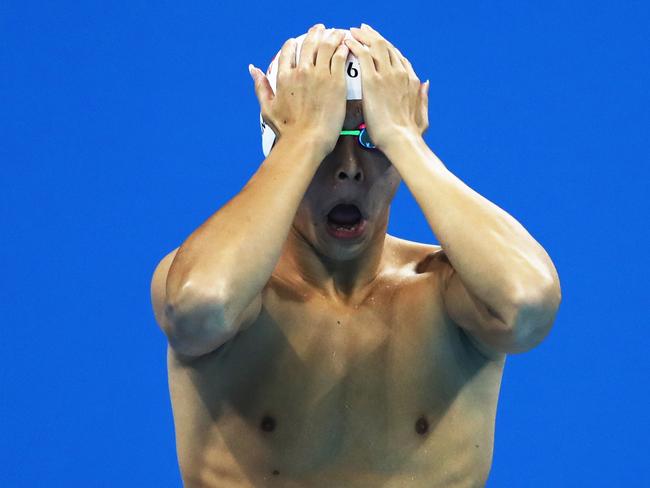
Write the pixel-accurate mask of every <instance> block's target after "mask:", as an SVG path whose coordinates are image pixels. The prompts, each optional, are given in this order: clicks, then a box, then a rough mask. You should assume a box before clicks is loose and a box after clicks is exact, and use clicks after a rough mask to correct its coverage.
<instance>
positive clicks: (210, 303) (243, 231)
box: [151, 137, 327, 356]
mask: <svg viewBox="0 0 650 488" xmlns="http://www.w3.org/2000/svg"><path fill="white" fill-rule="evenodd" d="M326 154H327V153H324V150H323V149H321V148H320V145H318V144H316V143H314V142H312V141H310V140H309V139H308V138H303V139H300V140H297V139H296V140H291V139H289V138H287V137H283V138H281V139H280V140H278V142H277V143H276V144H275V146H274V148H273V151H271V153H270V154H269V156H268V158H267V159H265V160H264V163H263V164H262V165H261V166H260V168H259V169H258V170H257V172H256V173H255V174H254V175H253V177H252V178H251V179H250V180H249V181H248V183H247V184H246V185H245V186H244V188H243V189H242V190H241V191H240V192H239V194H237V195H236V196H235V197H234V198H233V199H231V200H230V201H229V202H228V203H226V205H224V206H223V207H222V208H221V209H219V210H218V211H217V212H216V213H214V214H213V215H212V216H211V217H210V218H208V220H207V221H205V222H204V223H203V224H202V225H201V226H200V227H198V228H197V229H196V230H195V231H194V232H193V233H192V234H190V236H189V237H188V238H187V239H186V240H185V242H183V244H182V245H181V246H180V248H177V249H176V250H175V251H173V252H172V253H170V254H168V255H167V256H166V257H165V258H164V259H163V260H162V261H161V262H160V263H159V265H158V266H157V268H156V271H155V272H154V277H153V279H152V284H151V290H152V291H151V293H152V303H153V304H154V313H155V315H156V318H157V320H158V324H159V325H160V326H161V328H162V330H163V331H164V332H165V334H166V335H167V338H168V340H169V344H170V346H171V347H172V348H173V349H175V350H176V351H178V352H180V353H181V354H184V355H188V356H199V355H203V354H207V353H208V352H210V351H213V350H214V349H216V348H217V347H219V346H220V345H221V344H223V343H224V342H226V341H227V340H229V339H230V338H232V337H233V336H234V335H235V334H236V333H237V332H238V331H239V330H240V328H242V327H245V326H246V325H248V324H249V323H250V322H251V321H252V320H254V319H255V317H257V315H258V314H259V312H260V310H261V304H262V300H261V291H262V289H263V287H264V285H265V284H266V283H267V281H268V280H269V278H270V276H271V273H272V272H273V270H274V269H275V266H276V264H277V262H278V259H279V258H280V253H281V251H282V247H283V246H284V242H285V240H286V238H287V235H288V233H289V229H290V228H291V224H292V222H293V219H294V217H295V214H296V211H297V209H298V205H299V204H300V201H301V199H302V197H303V195H304V193H305V191H306V190H307V187H308V186H309V183H310V182H311V180H312V178H313V176H314V173H315V172H316V170H317V168H318V166H319V164H320V163H321V161H322V160H323V158H324V157H325V156H326Z"/></svg>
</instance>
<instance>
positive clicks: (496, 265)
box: [383, 133, 561, 357]
mask: <svg viewBox="0 0 650 488" xmlns="http://www.w3.org/2000/svg"><path fill="white" fill-rule="evenodd" d="M383 151H384V153H385V154H386V156H387V157H388V158H389V159H390V160H391V162H392V163H393V164H394V165H395V167H396V168H397V170H398V171H399V173H400V175H401V176H402V178H403V179H404V182H405V184H406V185H407V186H408V187H409V189H410V190H411V192H412V193H413V196H414V197H415V199H416V201H417V202H418V204H419V205H420V207H421V208H422V211H423V212H424V215H425V217H426V219H427V222H428V223H429V225H430V226H431V229H432V230H433V232H434V234H435V235H436V236H437V237H438V239H439V241H440V245H441V246H442V248H443V250H444V252H445V254H446V255H447V257H448V258H449V261H450V263H451V265H452V270H451V272H450V273H449V275H448V277H447V282H446V286H445V289H444V294H443V298H444V303H445V306H446V308H447V312H448V314H449V316H450V317H451V318H452V319H453V320H454V321H455V322H456V323H457V324H458V325H459V326H460V327H462V328H463V329H464V330H465V331H467V332H468V333H469V334H468V335H469V336H470V339H471V340H472V341H473V342H474V343H475V344H476V346H477V347H478V348H479V349H480V350H482V351H483V352H484V353H486V354H488V355H490V356H493V357H494V356H498V355H499V353H501V354H503V353H517V352H524V351H527V350H529V349H531V348H533V347H535V346H536V345H537V344H539V343H540V342H541V341H542V340H543V339H544V337H546V335H547V334H548V332H549V331H550V329H551V326H552V324H553V322H554V319H555V315H556V313H557V310H558V307H559V304H560V300H561V291H560V281H559V277H558V274H557V271H556V269H555V267H554V266H553V262H552V261H551V259H550V257H549V256H548V254H547V253H546V251H545V250H544V249H543V248H542V246H541V245H540V244H539V243H538V242H537V241H536V240H535V239H533V237H532V236H531V235H530V234H529V233H528V232H527V231H526V229H524V227H523V226H522V225H521V224H520V223H519V222H518V221H517V220H515V219H514V218H513V217H512V216H511V215H509V214H508V213H507V212H505V211H504V210H502V209H501V208H499V207H498V206H497V205H495V204H494V203H492V202H490V201H489V200H487V199H486V198H485V197H483V196H481V195H480V194H478V193H477V192H475V191H474V190H472V189H471V188H470V187H469V186H467V185H466V184H465V183H463V182H462V181H461V180H460V179H459V178H457V177H456V176H455V175H453V174H452V173H451V172H450V171H449V170H448V169H447V168H446V167H445V166H444V164H443V163H442V162H441V161H440V160H439V159H438V158H437V157H436V155H435V154H434V153H433V152H432V151H431V150H430V149H429V147H428V146H427V144H426V142H425V141H424V139H423V138H422V137H421V136H417V135H414V134H412V133H402V134H398V135H397V136H396V137H395V138H393V142H391V143H389V144H387V145H386V147H385V148H384V150H383Z"/></svg>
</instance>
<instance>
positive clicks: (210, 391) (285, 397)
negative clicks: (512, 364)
mask: <svg viewBox="0 0 650 488" xmlns="http://www.w3.org/2000/svg"><path fill="white" fill-rule="evenodd" d="M386 242H387V245H390V246H392V247H391V249H392V250H393V251H395V252H390V253H385V254H386V255H387V256H391V257H390V258H386V259H391V261H386V263H385V264H384V265H383V266H382V270H383V272H382V274H380V276H379V277H378V279H377V280H376V282H375V283H374V284H373V285H372V287H371V288H370V289H369V290H368V291H367V294H366V295H365V296H364V297H363V298H362V299H360V300H359V303H357V304H353V305H341V304H340V303H331V302H328V301H327V300H326V299H325V297H323V296H322V295H319V294H316V293H313V292H312V291H309V289H307V288H306V287H303V286H301V285H299V284H296V283H295V282H291V281H288V280H287V279H286V278H283V277H281V276H279V275H276V274H275V273H274V275H272V277H271V279H270V280H269V282H268V283H267V285H266V287H265V289H264V291H263V297H262V302H263V306H262V311H261V313H260V316H259V317H258V319H257V320H256V322H255V323H253V324H252V325H251V326H249V327H248V328H246V329H245V330H242V331H240V332H239V333H238V334H237V335H236V336H235V337H234V338H233V339H231V340H230V341H228V342H227V343H225V344H224V345H223V346H222V347H220V348H219V349H217V350H216V351H213V352H212V353H210V354H208V355H206V356H202V357H200V358H198V359H194V360H192V361H186V360H184V359H181V358H180V357H178V356H177V354H176V353H174V352H173V351H172V350H171V349H168V367H169V383H170V391H171V395H172V404H173V411H174V423H175V428H176V439H177V453H178V458H179V463H180V467H181V472H182V476H183V480H184V484H185V486H186V487H188V488H189V487H238V488H239V487H267V486H268V487H287V488H288V487H310V488H312V487H313V488H316V487H327V488H332V487H346V488H348V487H350V488H352V487H357V486H358V487H378V486H382V487H386V488H388V487H427V488H432V487H445V488H448V487H459V488H460V487H463V488H470V487H482V486H484V484H485V481H486V479H487V476H488V474H489V470H490V466H491V462H492V447H493V441H494V422H495V415H496V406H497V399H498V395H499V388H500V384H501V376H502V372H503V366H504V362H505V357H504V358H502V359H501V360H498V361H494V360H488V359H486V358H485V357H484V356H482V355H481V354H480V353H479V352H478V351H477V350H476V349H475V348H474V347H473V346H472V345H471V343H470V342H469V341H468V339H467V338H466V337H465V335H464V333H463V332H462V330H461V329H460V328H458V326H456V325H455V324H454V323H453V322H452V321H451V320H450V319H449V317H448V316H447V314H446V313H445V309H444V304H443V303H442V295H441V293H440V286H441V284H442V277H443V276H444V273H445V272H446V271H447V270H448V268H446V267H448V264H447V263H446V262H445V261H444V259H438V258H437V257H435V258H433V259H431V258H429V259H425V258H426V256H427V255H429V256H431V254H432V252H435V251H436V250H437V249H439V247H438V246H426V247H425V245H422V244H417V243H412V242H410V241H405V240H402V239H397V238H395V237H390V239H389V236H387V237H386ZM389 242H390V244H389ZM440 254H441V253H438V255H440ZM425 262H426V266H424V263H425ZM418 263H419V264H418Z"/></svg>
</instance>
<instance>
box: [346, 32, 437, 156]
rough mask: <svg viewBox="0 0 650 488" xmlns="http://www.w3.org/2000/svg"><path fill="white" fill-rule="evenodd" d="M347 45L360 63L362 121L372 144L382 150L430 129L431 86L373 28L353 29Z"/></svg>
mask: <svg viewBox="0 0 650 488" xmlns="http://www.w3.org/2000/svg"><path fill="white" fill-rule="evenodd" d="M350 33H351V34H352V37H353V39H346V40H345V43H346V44H347V46H348V47H349V48H350V51H352V54H354V55H355V56H356V57H357V58H358V59H359V65H360V66H361V87H362V91H363V102H362V106H363V117H364V121H365V123H366V130H367V131H368V135H369V136H370V139H371V140H372V142H373V143H374V144H375V145H376V146H377V147H378V148H379V149H380V150H383V149H385V148H386V146H387V144H389V142H390V141H391V139H395V138H397V137H398V136H402V135H410V134H414V135H416V136H418V137H419V136H422V134H424V132H426V130H427V129H428V128H429V82H428V81H427V82H426V83H420V79H419V78H418V77H417V75H416V74H415V71H413V67H412V66H411V63H410V62H409V61H408V59H406V58H405V57H404V56H402V53H401V52H399V50H398V49H397V48H396V47H395V46H393V45H392V44H391V43H390V42H388V41H387V40H386V39H384V38H383V37H382V36H381V35H380V34H379V33H378V32H377V31H375V30H374V29H372V28H371V27H370V26H368V25H365V24H361V29H358V28H355V27H352V28H351V29H350Z"/></svg>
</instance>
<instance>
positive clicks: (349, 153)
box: [333, 137, 364, 183]
mask: <svg viewBox="0 0 650 488" xmlns="http://www.w3.org/2000/svg"><path fill="white" fill-rule="evenodd" d="M341 139H347V140H345V141H339V146H340V148H339V151H338V152H337V154H335V155H334V161H336V163H335V164H334V167H333V171H334V179H335V181H337V182H342V181H348V180H350V181H357V182H359V183H361V182H362V181H363V180H364V171H363V167H362V165H361V162H360V160H359V158H358V155H357V154H356V151H355V146H354V144H358V143H357V141H355V140H354V138H353V137H341Z"/></svg>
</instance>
